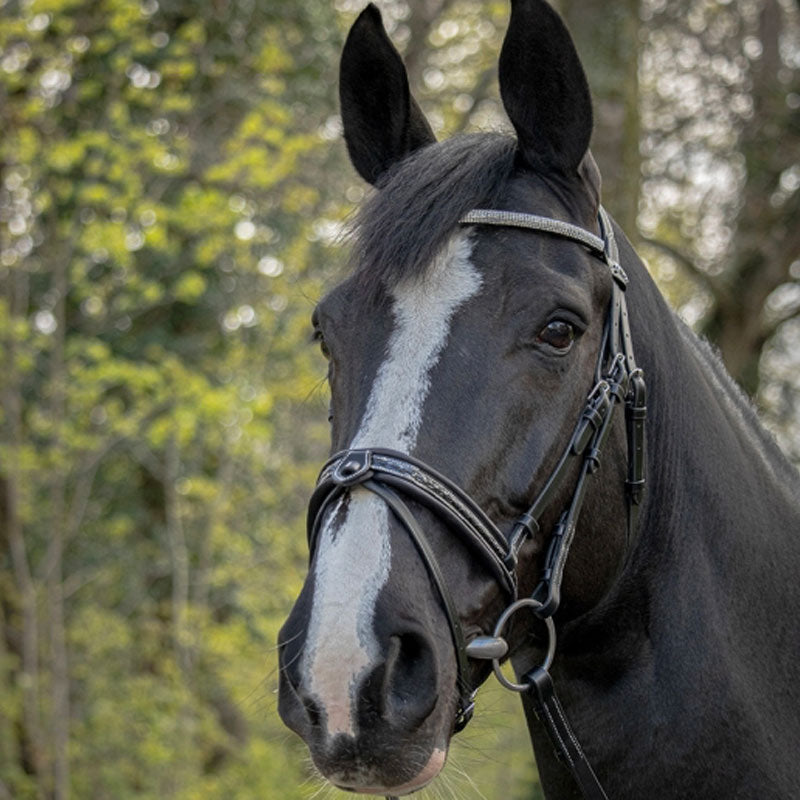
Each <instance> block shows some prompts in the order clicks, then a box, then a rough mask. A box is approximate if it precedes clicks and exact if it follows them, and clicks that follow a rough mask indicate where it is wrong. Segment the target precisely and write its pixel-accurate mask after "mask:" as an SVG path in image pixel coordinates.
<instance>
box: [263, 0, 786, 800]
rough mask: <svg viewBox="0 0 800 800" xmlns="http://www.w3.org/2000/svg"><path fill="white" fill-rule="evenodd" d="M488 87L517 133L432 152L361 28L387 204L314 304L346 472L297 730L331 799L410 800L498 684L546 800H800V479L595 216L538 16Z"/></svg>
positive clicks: (359, 67) (340, 469)
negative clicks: (518, 712)
mask: <svg viewBox="0 0 800 800" xmlns="http://www.w3.org/2000/svg"><path fill="white" fill-rule="evenodd" d="M499 85H500V91H501V98H502V102H503V106H504V108H505V111H506V113H507V115H508V117H509V120H510V122H511V125H512V127H513V133H511V132H509V133H508V134H505V133H498V132H493V133H488V132H487V133H477V134H461V135H458V136H455V137H453V138H450V139H448V140H446V141H442V142H437V141H436V137H435V136H434V134H433V132H432V129H431V127H430V125H429V123H428V122H427V120H426V119H425V117H424V115H423V113H422V111H421V109H420V107H419V105H418V104H417V102H416V101H415V100H414V98H413V97H412V95H411V93H410V91H409V82H408V77H407V74H406V70H405V67H404V65H403V61H402V59H401V57H400V55H399V53H398V52H397V50H396V49H395V48H394V46H393V44H392V43H391V41H390V39H389V37H388V36H387V34H386V32H385V30H384V27H383V24H382V21H381V16H380V13H379V11H378V10H377V9H376V8H375V7H374V6H372V5H370V6H368V7H367V8H365V9H364V11H363V12H362V13H361V14H360V16H359V17H358V18H357V20H356V21H355V22H354V24H353V26H352V28H351V30H350V32H349V34H348V37H347V40H346V43H345V46H344V49H343V53H342V58H341V65H340V100H341V111H342V120H343V128H344V138H345V142H346V146H347V150H348V153H349V156H350V160H351V162H352V164H353V166H354V167H355V169H356V171H357V172H358V173H359V174H360V175H361V176H362V177H363V178H364V179H365V180H366V181H367V182H368V183H369V184H371V185H372V186H373V187H374V192H372V193H371V194H370V196H369V197H368V198H367V200H366V201H365V202H364V203H363V204H362V206H361V208H360V210H359V212H358V215H357V218H356V220H355V233H354V241H353V255H352V260H353V264H352V267H353V269H352V272H351V274H350V275H349V277H347V279H345V280H344V281H343V282H342V283H341V284H339V285H338V286H336V287H335V288H333V290H332V291H330V292H329V293H328V294H327V295H326V296H325V297H324V298H323V299H322V300H321V302H320V303H319V304H318V305H317V306H316V308H315V310H314V313H313V318H312V324H313V328H314V338H316V339H317V340H318V341H319V343H320V346H321V347H322V350H323V353H324V354H325V356H326V357H327V359H328V381H329V384H330V391H331V411H330V417H331V444H332V446H331V453H332V455H331V459H330V461H329V462H328V463H327V464H326V465H325V466H324V467H323V470H322V473H321V475H320V479H319V483H318V485H317V488H316V489H315V490H314V492H313V494H312V496H311V501H310V505H309V514H308V533H309V542H310V551H311V559H310V566H309V571H308V576H307V578H306V581H305V584H304V586H303V588H302V591H301V592H300V595H299V597H298V599H297V601H296V603H295V605H294V607H293V609H292V610H291V612H290V614H289V616H288V619H287V621H286V623H285V624H284V626H283V628H282V630H281V632H280V635H279V648H278V650H279V662H280V686H279V704H278V707H279V713H280V715H281V717H282V719H283V721H284V722H285V724H286V725H287V726H288V727H289V728H290V729H292V730H293V731H295V732H296V733H297V734H299V736H300V737H301V738H302V739H303V740H304V742H305V743H306V745H307V746H308V748H309V751H310V753H311V757H312V760H313V762H314V764H315V766H316V768H317V769H318V770H319V772H320V773H321V774H322V776H324V778H326V779H327V780H328V781H329V782H330V783H332V784H333V785H335V786H337V787H339V788H341V789H345V790H349V791H353V792H358V793H363V794H378V795H381V794H383V795H387V796H399V795H403V794H409V793H411V792H414V791H416V790H418V789H420V788H421V787H423V786H425V785H426V784H428V783H429V782H430V781H431V780H433V779H434V778H435V777H436V775H437V774H438V773H439V772H440V770H441V769H442V766H443V765H444V763H445V760H446V758H447V753H448V748H449V746H450V743H451V740H452V737H453V736H454V735H455V734H456V733H457V731H458V730H460V729H461V728H462V727H463V726H464V725H465V724H467V722H468V721H469V718H470V716H471V715H472V713H473V709H474V705H475V702H476V701H475V690H476V688H477V687H478V686H479V685H480V684H481V683H482V682H483V681H484V680H485V679H486V678H487V677H488V676H489V675H491V673H492V671H493V670H494V671H495V672H496V673H498V677H500V678H501V679H502V680H503V682H504V683H505V684H506V685H508V686H509V687H510V688H511V689H513V690H515V691H517V692H518V693H519V694H520V697H521V700H522V706H523V710H524V713H525V717H526V720H527V723H528V727H529V730H530V735H531V741H532V745H533V750H534V753H535V758H536V762H537V765H538V770H539V775H540V780H541V783H542V787H543V791H544V793H545V796H546V797H547V798H548V800H567V799H568V798H578V797H581V796H583V797H586V798H601V799H602V798H614V800H618V799H619V798H629V799H630V800H641V798H649V800H666V799H667V798H704V799H705V800H708V799H709V798H711V799H712V800H713V799H715V798H719V799H720V800H722V798H725V800H730V798H748V800H749V799H751V798H761V799H762V800H763V799H764V798H771V799H775V800H777V799H778V798H782V799H783V800H788V799H789V798H797V797H800V758H798V754H800V688H799V687H800V659H798V655H800V614H798V612H800V581H798V574H800V479H798V473H797V471H796V469H795V468H794V467H793V466H792V465H791V464H790V463H789V462H788V461H787V460H786V459H785V458H784V457H783V456H782V454H781V453H780V451H779V449H778V447H777V446H776V444H775V443H774V442H773V440H772V438H771V437H770V435H769V434H768V433H766V432H765V431H764V430H763V429H762V427H761V426H760V424H759V422H758V420H757V417H756V414H755V411H754V410H753V408H752V407H751V405H750V403H749V401H748V400H747V398H746V397H745V396H744V395H743V393H742V392H741V391H740V390H739V389H738V387H737V386H736V385H735V383H734V381H733V380H732V379H731V378H730V377H729V376H728V375H727V374H726V372H725V370H724V368H723V366H722V364H721V362H720V360H719V358H718V357H717V355H716V354H715V352H714V351H713V350H712V348H711V347H710V346H709V345H708V344H707V343H705V342H704V341H702V340H700V339H698V338H697V337H696V336H695V335H694V334H693V333H692V332H691V331H690V330H689V329H688V327H687V326H686V325H685V324H683V323H682V322H681V320H680V319H679V318H678V317H677V316H676V315H675V314H674V313H673V311H671V310H670V309H669V307H668V305H667V304H666V302H665V300H664V299H663V297H662V295H661V294H660V292H659V290H658V288H657V287H656V285H655V284H654V282H653V281H652V279H651V278H650V276H649V274H648V272H647V269H646V267H645V266H644V264H643V262H642V261H641V260H640V259H639V257H638V256H637V254H636V253H635V251H634V249H633V247H632V246H631V244H630V242H629V241H628V239H627V238H626V237H625V235H624V233H623V232H622V231H621V230H620V229H619V228H618V226H617V225H616V223H614V222H613V220H611V218H610V217H609V216H608V215H607V214H606V213H605V211H604V210H603V209H602V206H601V203H600V175H599V172H598V168H597V166H596V164H595V162H594V160H593V158H592V156H591V153H590V151H589V142H590V137H591V133H592V107H591V99H590V94H589V88H588V84H587V80H586V76H585V74H584V71H583V68H582V65H581V62H580V59H579V57H578V54H577V52H576V49H575V46H574V44H573V42H572V40H571V38H570V35H569V33H568V31H567V29H566V27H565V25H564V23H563V22H562V20H561V19H560V17H559V16H558V15H557V14H556V12H555V11H554V10H553V9H552V8H551V7H550V6H549V5H548V4H547V3H546V2H544V0H512V2H511V16H510V21H509V26H508V30H507V33H506V36H505V39H504V42H503V46H502V50H501V54H500V59H499ZM617 409H618V410H617ZM556 634H557V636H558V638H557V639H556ZM509 661H510V664H511V666H512V668H513V670H514V673H515V678H514V679H511V678H508V677H506V674H507V670H508V668H507V667H506V668H505V670H506V672H504V671H503V664H504V663H505V662H509Z"/></svg>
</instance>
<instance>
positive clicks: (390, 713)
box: [382, 632, 438, 728]
mask: <svg viewBox="0 0 800 800" xmlns="http://www.w3.org/2000/svg"><path fill="white" fill-rule="evenodd" d="M437 677H438V675H437V670H436V659H435V657H434V653H433V647H432V646H431V645H430V643H429V642H428V641H427V640H426V639H425V637H424V636H422V635H420V634H419V633H416V632H409V633H403V634H398V635H396V636H392V637H391V639H390V640H389V652H388V654H387V657H386V667H385V672H384V679H383V687H382V696H383V706H382V716H383V717H384V719H386V721H387V722H390V723H394V724H400V725H401V726H402V727H407V728H413V727H417V726H418V725H420V724H422V722H423V721H424V720H425V719H426V718H427V717H428V716H429V715H430V714H431V712H432V711H433V709H434V706H435V705H436V698H437V695H438V688H437Z"/></svg>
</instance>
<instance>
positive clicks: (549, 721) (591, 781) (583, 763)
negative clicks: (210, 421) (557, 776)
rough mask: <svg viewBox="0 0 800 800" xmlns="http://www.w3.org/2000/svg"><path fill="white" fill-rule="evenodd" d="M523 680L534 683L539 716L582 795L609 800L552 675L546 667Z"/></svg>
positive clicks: (533, 696)
mask: <svg viewBox="0 0 800 800" xmlns="http://www.w3.org/2000/svg"><path fill="white" fill-rule="evenodd" d="M523 680H524V681H526V682H528V683H530V689H529V690H528V693H529V696H530V697H531V699H532V701H533V705H534V710H535V711H536V716H537V717H538V718H539V721H540V722H541V723H542V725H543V727H544V729H545V731H546V732H547V735H548V737H549V739H550V742H551V743H552V745H553V749H554V750H555V752H556V756H557V757H558V759H559V761H561V762H562V763H563V764H564V765H565V766H566V767H567V769H569V771H570V773H571V774H572V777H573V779H574V780H575V783H576V784H577V785H578V788H579V789H580V790H581V794H582V795H583V796H584V798H586V800H608V795H607V794H606V793H605V791H604V790H603V787H602V785H601V784H600V781H599V780H598V779H597V775H595V773H594V770H593V769H592V765H591V764H590V763H589V760H588V759H587V758H586V754H585V753H584V752H583V748H582V747H581V745H580V742H579V741H578V739H577V738H576V736H575V734H574V733H573V731H572V728H571V727H570V724H569V722H568V721H567V717H566V715H565V714H564V709H563V708H562V707H561V703H560V701H559V699H558V696H557V695H556V690H555V687H554V685H553V679H552V678H551V677H550V673H549V672H548V671H547V670H546V669H544V668H543V667H536V668H535V669H533V670H531V671H530V672H528V673H527V674H526V675H525V677H524V678H523Z"/></svg>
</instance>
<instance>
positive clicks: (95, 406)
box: [0, 0, 800, 800]
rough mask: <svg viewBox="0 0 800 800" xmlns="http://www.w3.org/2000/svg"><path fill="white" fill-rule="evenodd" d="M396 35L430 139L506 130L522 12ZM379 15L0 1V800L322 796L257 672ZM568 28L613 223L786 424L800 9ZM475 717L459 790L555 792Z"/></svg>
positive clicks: (781, 6) (662, 9) (515, 724)
mask: <svg viewBox="0 0 800 800" xmlns="http://www.w3.org/2000/svg"><path fill="white" fill-rule="evenodd" d="M380 5H381V8H382V10H383V12H384V16H385V19H386V21H387V24H388V26H389V28H390V31H391V33H392V36H393V38H394V39H395V41H396V42H397V43H398V44H399V46H400V48H401V50H403V51H404V53H405V56H406V58H407V60H408V62H409V67H410V72H411V76H412V84H413V86H414V89H415V92H416V93H417V94H418V95H419V97H420V99H421V101H422V104H423V106H424V108H425V110H426V113H427V114H428V116H429V117H430V119H431V121H432V123H433V126H434V128H435V130H436V131H437V133H439V134H441V135H443V136H446V135H450V134H451V133H452V132H456V131H461V130H472V129H487V128H494V127H498V126H502V125H506V124H507V123H506V121H505V118H504V115H503V113H502V110H501V108H500V106H499V103H498V91H497V86H496V63H497V53H498V51H499V48H500V45H501V42H502V37H503V33H504V30H505V24H506V20H507V15H508V3H507V2H506V0H492V2H485V0H424V2H420V3H419V4H414V5H413V8H411V4H410V3H409V2H407V1H406V0H383V2H381V3H380ZM362 6H363V2H362V0H335V2H334V3H333V4H326V3H317V2H314V0H270V2H269V3H267V4H263V3H258V2H256V0H227V2H218V1H217V0H210V2H203V3H197V2H189V1H188V0H137V2H133V3H131V2H126V0H97V1H94V2H88V1H87V0H25V1H24V2H23V1H22V0H0V129H2V131H3V137H2V139H1V140H0V369H2V379H0V626H2V628H1V635H0V799H1V798H4V797H14V798H66V797H68V796H73V797H81V798H83V797H92V798H104V797H113V798H125V797H133V796H136V797H154V798H155V797H159V798H161V797H165V796H167V797H178V798H187V799H188V798H193V799H194V798H206V797H216V796H220V795H223V794H227V795H231V796H233V797H242V798H247V797H254V796H270V794H271V793H272V794H274V791H275V787H276V786H280V787H281V788H280V792H281V795H282V796H283V797H285V798H287V800H291V798H293V797H301V796H305V794H307V789H304V788H302V786H301V784H302V781H303V779H304V778H305V777H306V776H307V775H308V772H307V771H305V769H304V767H303V764H304V756H303V750H302V747H301V746H300V745H299V743H296V742H294V741H293V740H292V739H291V738H287V735H286V734H285V733H284V731H283V729H282V727H281V726H280V723H279V721H278V720H277V718H276V715H275V713H274V700H273V698H272V696H271V694H270V692H271V690H272V688H273V687H274V684H275V682H276V679H275V675H274V662H275V661H276V659H275V657H274V653H271V652H270V648H272V647H273V646H274V642H275V637H276V632H277V629H278V626H279V625H280V623H281V621H282V618H283V616H284V614H285V613H286V611H287V609H288V607H289V605H290V603H291V601H292V599H293V597H294V596H295V595H296V593H297V591H298V590H299V586H300V581H301V579H302V576H303V574H304V571H305V559H306V555H305V544H304V539H303V535H302V529H303V522H302V516H303V509H304V506H305V501H306V498H307V494H308V490H309V487H310V486H311V485H312V484H313V481H314V478H315V473H316V469H317V466H318V464H319V463H320V461H321V460H322V458H323V455H324V452H325V450H326V447H327V438H328V436H327V426H326V423H325V418H326V417H325V407H326V397H325V390H324V376H325V366H324V362H323V360H322V359H321V358H320V357H319V356H318V354H317V353H316V352H315V350H314V349H313V348H311V347H309V346H308V345H307V338H308V334H309V327H308V317H309V314H310V311H311V308H312V307H313V304H314V302H315V301H316V299H317V298H318V297H319V296H320V294H321V293H322V292H323V291H324V289H325V287H326V286H330V285H332V283H333V281H334V280H335V278H336V277H337V276H338V275H339V273H340V269H341V266H342V263H343V261H344V258H343V257H342V255H341V252H342V251H341V248H340V246H339V245H340V243H341V242H340V239H341V234H342V231H343V230H344V229H345V226H344V223H343V220H346V218H347V215H348V213H349V211H350V210H351V208H352V207H353V205H354V204H356V203H357V202H358V201H359V200H360V199H361V198H362V197H363V196H364V194H365V191H367V189H366V187H365V186H364V185H363V184H362V183H360V182H359V181H358V179H357V178H356V176H355V175H354V173H353V171H352V170H351V169H350V167H349V164H347V160H346V155H345V151H344V147H343V144H342V142H341V137H340V133H341V132H340V122H339V119H338V115H337V108H336V97H335V95H336V87H335V82H334V81H332V80H331V75H332V74H333V73H334V71H335V65H336V63H337V61H338V57H339V52H340V49H341V42H342V39H343V35H344V32H345V31H346V29H347V27H348V25H349V23H350V22H351V21H352V19H353V18H354V15H355V13H356V12H357V11H359V10H360V9H361V7H362ZM560 7H561V9H562V11H563V12H564V13H565V15H566V16H567V19H568V21H569V23H570V25H571V26H572V27H573V30H574V31H575V33H576V37H577V40H578V48H579V50H580V51H581V53H582V55H583V57H584V59H585V61H586V65H587V72H588V74H589V79H590V82H591V83H592V86H593V90H594V94H595V102H596V108H597V114H596V116H597V124H598V126H597V131H596V134H595V138H594V141H593V148H594V150H595V152H596V154H597V157H598V160H599V162H600V164H601V168H602V169H603V172H604V175H605V186H604V195H605V202H606V203H607V204H608V206H609V207H610V208H612V209H613V210H614V212H615V214H616V215H617V216H618V217H619V219H620V221H621V222H622V223H623V225H624V226H625V227H626V228H627V230H628V232H629V233H631V234H632V235H633V234H634V233H635V229H634V221H635V219H636V207H637V202H639V201H640V214H639V221H640V224H641V227H642V229H643V231H644V233H645V234H646V236H647V237H649V238H650V239H651V240H653V241H657V243H658V249H653V251H652V253H653V255H654V258H653V263H654V270H655V271H656V274H657V275H658V277H659V278H660V279H661V280H662V283H663V285H664V286H666V288H667V290H668V291H669V292H670V294H671V295H672V297H673V299H674V300H675V301H676V304H677V305H678V306H679V307H680V308H681V309H682V312H683V314H684V316H685V317H687V319H689V321H691V322H694V323H695V324H699V325H700V326H701V327H703V326H705V329H706V330H707V332H708V333H709V335H712V336H713V337H714V338H715V339H716V341H718V342H720V343H721V346H722V347H723V352H724V354H725V356H726V358H727V359H734V360H733V361H730V362H729V363H733V364H734V366H735V365H736V364H737V363H739V364H740V365H741V368H739V367H735V368H736V369H737V370H738V372H739V373H740V374H738V377H740V379H742V380H743V381H744V382H745V384H746V385H747V386H748V388H751V389H752V388H753V385H754V384H753V380H754V378H753V370H754V365H755V364H756V363H757V361H756V360H754V359H757V354H758V350H759V348H760V347H761V344H763V342H764V341H767V340H769V341H770V344H771V349H770V352H769V358H768V368H766V367H763V364H764V363H765V362H763V361H762V372H761V374H762V376H763V377H764V386H765V387H766V389H765V392H764V393H763V397H764V398H765V399H767V400H769V401H770V402H771V403H772V406H773V407H774V408H776V409H778V408H780V409H783V412H782V413H783V414H784V417H786V420H788V421H785V424H786V425H789V424H790V422H791V419H793V417H792V415H793V414H795V413H796V405H797V404H796V402H795V401H794V398H795V397H796V387H795V384H796V374H797V369H796V367H795V366H793V364H794V362H793V361H792V360H791V358H790V357H789V356H788V355H787V353H789V349H788V346H789V344H790V343H791V342H792V341H793V339H792V335H795V336H796V337H798V338H800V333H798V332H797V330H796V329H794V330H795V334H791V331H792V330H793V329H792V325H793V324H794V323H793V322H791V321H790V322H789V323H786V322H785V320H787V319H789V320H791V319H792V318H794V317H795V315H796V312H797V310H798V306H800V304H798V302H797V293H796V292H797V283H798V280H800V271H799V270H798V267H797V263H798V260H797V257H798V254H797V252H796V250H797V242H796V236H797V226H796V225H795V224H793V221H794V219H795V217H796V214H797V210H798V209H797V197H798V191H797V190H798V188H800V178H798V174H797V163H798V160H799V159H800V155H799V154H798V150H797V141H798V136H800V132H799V131H798V116H797V114H798V108H800V101H798V96H799V95H800V87H798V82H797V81H798V77H797V73H798V66H799V65H800V57H798V45H797V42H798V36H797V30H798V28H797V8H796V6H795V5H792V4H791V3H790V2H789V0H781V2H778V0H727V2H723V0H718V1H715V0H639V2H633V1H632V0H618V2H615V3H613V4H611V5H608V4H606V6H603V7H601V6H599V5H597V3H596V2H594V0H591V2H590V1H589V0H587V2H586V3H578V2H577V1H576V0H562V2H561V3H560ZM637 61H641V66H642V68H641V72H640V77H638V78H637V73H636V68H635V67H636V64H637ZM637 107H638V108H641V109H642V111H643V115H642V123H643V124H642V126H641V131H640V130H639V128H638V127H637V125H638V121H637V120H638V117H637V113H636V109H637ZM639 138H641V140H642V143H643V151H642V152H643V156H642V159H641V161H642V165H643V166H642V169H643V170H644V172H643V174H642V172H641V171H640V167H639V162H640V157H639V149H638V147H637V145H636V142H637V139H639ZM776 141H779V142H780V143H781V146H780V147H775V146H773V145H774V142H776ZM642 180H643V183H642V185H641V190H640V188H639V184H640V182H641V181H642ZM768 226H769V230H770V234H769V235H768V236H767V235H765V231H766V230H767V227H768ZM633 238H635V236H633ZM682 241H688V245H685V246H684V245H681V244H680V242H682ZM682 247H684V248H685V249H683V250H681V249H680V248H682ZM667 251H668V252H669V253H671V254H672V255H670V256H667V255H664V253H666V252H667ZM676 259H677V262H676ZM675 263H678V264H679V270H678V271H676V269H675ZM687 275H689V276H691V280H687V279H686V276H687ZM692 281H694V283H693V282H692ZM698 286H699V287H700V288H701V293H700V294H699V295H698V291H697V287H698ZM698 297H700V299H699V300H698V299H697V298H698ZM745 305H747V306H748V307H749V311H748V312H747V314H744V315H743V312H742V311H741V308H742V307H744V306H745ZM795 322H796V320H795ZM775 331H777V334H776V335H774V336H773V332H775ZM770 337H772V338H771V339H770ZM726 342H729V343H727V344H726ZM795 348H796V352H800V343H798V344H797V345H796V346H795ZM736 359H738V361H737V360H736ZM756 377H757V374H756ZM782 424H784V423H782ZM798 455H800V454H798ZM487 694H488V698H487V699H485V701H484V702H483V703H482V708H483V714H482V715H481V717H480V718H479V719H478V720H476V723H477V724H475V723H473V726H474V727H472V728H471V730H470V731H469V732H468V734H467V735H466V736H465V737H464V738H463V741H462V742H461V743H460V744H459V745H458V746H457V748H456V752H455V754H454V755H455V761H456V763H455V764H454V766H453V767H452V768H451V770H450V773H449V775H450V777H449V778H447V779H446V780H448V781H449V782H450V784H451V786H452V787H453V791H456V792H457V793H459V794H461V793H464V794H467V795H469V794H470V793H473V794H476V793H477V792H479V791H483V792H485V793H487V795H488V796H493V795H494V793H495V790H496V787H498V786H502V787H504V788H503V792H504V793H505V795H507V796H513V797H519V798H522V797H530V796H531V794H532V793H533V795H534V796H538V795H537V793H538V791H539V790H538V788H537V784H536V781H535V776H534V774H533V770H532V767H531V764H530V754H529V747H528V744H527V739H526V736H525V733H524V730H523V722H522V717H521V714H519V712H518V710H517V709H515V703H514V700H515V699H514V698H510V697H508V696H507V695H505V694H503V693H500V692H493V691H489V692H488V693H487ZM495 704H496V708H497V710H496V711H494V712H492V711H489V712H488V713H487V710H486V707H487V706H492V707H494V706H495ZM512 715H513V716H512ZM509 718H511V722H509ZM481 720H483V722H481ZM475 751H477V752H478V753H480V754H481V755H480V757H478V756H476V755H475V754H474V753H475ZM287 752H290V753H291V755H287ZM459 761H461V766H459V763H458V762H459ZM459 769H461V770H463V771H464V773H465V774H467V775H468V777H469V779H472V780H474V781H475V783H476V786H477V789H473V788H471V787H470V786H468V785H467V783H468V778H465V777H464V775H463V774H462V773H460V772H459ZM342 796H344V795H342Z"/></svg>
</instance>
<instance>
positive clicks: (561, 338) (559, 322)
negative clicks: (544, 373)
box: [536, 319, 575, 352]
mask: <svg viewBox="0 0 800 800" xmlns="http://www.w3.org/2000/svg"><path fill="white" fill-rule="evenodd" d="M574 341H575V328H573V327H572V325H570V323H569V322H565V321H564V320H563V319H554V320H552V321H551V322H548V323H547V325H545V326H544V328H542V329H541V330H540V331H539V335H538V336H537V337H536V342H537V344H547V345H550V347H552V348H554V349H555V350H560V351H563V352H566V351H567V350H569V349H570V348H571V347H572V343H573V342H574Z"/></svg>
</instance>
